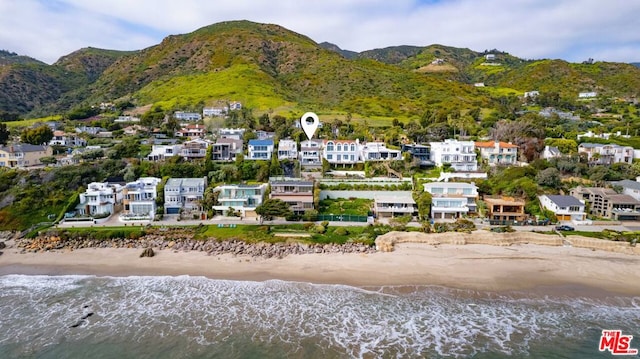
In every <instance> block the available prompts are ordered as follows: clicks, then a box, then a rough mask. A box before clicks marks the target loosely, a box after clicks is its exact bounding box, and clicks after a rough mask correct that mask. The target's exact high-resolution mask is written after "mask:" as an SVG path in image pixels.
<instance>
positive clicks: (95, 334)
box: [0, 275, 640, 359]
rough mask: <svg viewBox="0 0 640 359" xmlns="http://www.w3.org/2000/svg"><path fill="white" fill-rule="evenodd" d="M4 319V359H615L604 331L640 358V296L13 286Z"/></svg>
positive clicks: (88, 281) (273, 285)
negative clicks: (602, 348) (627, 339)
mask: <svg viewBox="0 0 640 359" xmlns="http://www.w3.org/2000/svg"><path fill="white" fill-rule="evenodd" d="M560 292H561V291H560ZM560 292H559V293H560ZM0 308H1V310H0V333H2V334H1V335H0V358H56V359H60V358H93V359H100V358H154V359H155V358H172V359H173V358H511V357H515V358H611V357H612V356H611V354H610V353H608V352H606V353H602V352H599V350H598V344H599V340H600V335H601V331H602V330H603V329H619V330H622V331H623V334H631V335H634V336H635V338H634V339H633V340H632V347H635V348H639V347H640V296H638V297H622V296H606V295H603V296H596V297H588V296H584V297H583V296H573V295H572V296H566V295H560V294H555V295H544V294H540V293H539V292H529V293H528V292H506V293H495V292H481V291H470V290H455V289H447V288H442V287H432V286H416V287H382V288H366V289H363V288H355V287H349V286H344V285H316V284H308V283H297V282H284V281H277V280H272V281H265V282H250V281H228V280H213V279H208V278H204V277H189V276H179V277H96V276H26V275H7V276H0ZM636 338H637V339H636Z"/></svg>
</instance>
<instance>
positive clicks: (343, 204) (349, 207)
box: [319, 198, 373, 216]
mask: <svg viewBox="0 0 640 359" xmlns="http://www.w3.org/2000/svg"><path fill="white" fill-rule="evenodd" d="M372 204H373V200H370V199H365V198H353V199H344V198H339V199H325V200H322V201H320V210H319V213H320V214H350V215H356V216H366V215H367V214H369V212H370V210H371V206H372Z"/></svg>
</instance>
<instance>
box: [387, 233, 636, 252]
mask: <svg viewBox="0 0 640 359" xmlns="http://www.w3.org/2000/svg"><path fill="white" fill-rule="evenodd" d="M397 243H424V244H430V245H437V244H454V245H464V244H487V245H494V246H510V245H512V244H537V245H544V246H562V245H563V244H564V243H567V244H570V245H572V246H573V247H576V248H589V249H593V250H603V251H608V252H616V253H625V254H636V255H640V248H639V247H632V246H630V245H629V243H627V242H614V241H609V240H606V239H596V238H588V237H582V236H569V237H566V238H560V237H559V236H555V235H549V234H541V233H533V232H512V233H492V232H487V231H475V232H472V233H459V232H446V233H418V232H389V233H387V234H384V235H382V236H379V237H378V238H376V249H378V250H379V251H381V252H391V251H393V247H394V246H395V245H396V244H397Z"/></svg>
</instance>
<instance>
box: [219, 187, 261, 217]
mask: <svg viewBox="0 0 640 359" xmlns="http://www.w3.org/2000/svg"><path fill="white" fill-rule="evenodd" d="M214 191H216V192H219V195H218V203H219V204H218V205H216V206H213V209H214V211H215V212H216V214H218V215H223V216H228V215H236V216H240V217H253V218H257V216H258V215H257V214H256V207H258V206H259V205H261V204H262V201H263V199H264V196H265V193H266V191H267V184H266V183H262V184H226V185H222V186H218V187H216V188H215V189H214ZM230 211H232V213H230Z"/></svg>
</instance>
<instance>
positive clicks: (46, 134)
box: [20, 125, 53, 145]
mask: <svg viewBox="0 0 640 359" xmlns="http://www.w3.org/2000/svg"><path fill="white" fill-rule="evenodd" d="M52 138H53V131H52V130H51V128H49V126H46V125H44V126H39V127H36V128H26V129H24V131H22V134H21V135H20V140H21V141H22V142H24V143H30V144H32V145H42V144H46V143H49V141H51V139H52Z"/></svg>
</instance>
